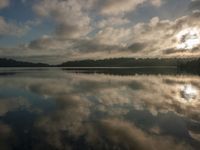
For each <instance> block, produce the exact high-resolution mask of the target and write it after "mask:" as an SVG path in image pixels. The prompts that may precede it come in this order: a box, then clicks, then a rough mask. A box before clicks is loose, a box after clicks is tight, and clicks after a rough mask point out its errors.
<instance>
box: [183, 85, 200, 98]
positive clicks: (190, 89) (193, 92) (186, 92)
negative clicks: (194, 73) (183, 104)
mask: <svg viewBox="0 0 200 150" xmlns="http://www.w3.org/2000/svg"><path fill="white" fill-rule="evenodd" d="M197 95H198V91H197V89H196V88H195V87H194V86H192V85H191V84H186V85H184V86H183V87H182V88H181V96H182V98H184V99H185V100H188V101H190V100H193V99H195V98H196V97H197Z"/></svg>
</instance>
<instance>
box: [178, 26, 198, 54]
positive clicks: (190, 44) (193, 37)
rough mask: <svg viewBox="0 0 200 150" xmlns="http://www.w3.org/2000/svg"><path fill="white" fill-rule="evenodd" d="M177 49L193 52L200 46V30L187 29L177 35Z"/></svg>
mask: <svg viewBox="0 0 200 150" xmlns="http://www.w3.org/2000/svg"><path fill="white" fill-rule="evenodd" d="M176 39H177V45H176V49H182V50H183V49H185V50H192V49H194V48H196V47H197V46H199V45H200V29H198V28H196V27H194V28H186V29H184V30H182V31H180V32H179V33H178V34H177V35H176Z"/></svg>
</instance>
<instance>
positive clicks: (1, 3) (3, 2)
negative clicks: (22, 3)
mask: <svg viewBox="0 0 200 150" xmlns="http://www.w3.org/2000/svg"><path fill="white" fill-rule="evenodd" d="M9 4H10V0H1V1H0V9H2V8H5V7H7V6H9Z"/></svg>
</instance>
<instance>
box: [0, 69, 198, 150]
mask: <svg viewBox="0 0 200 150" xmlns="http://www.w3.org/2000/svg"><path fill="white" fill-rule="evenodd" d="M159 70H161V71H159ZM159 70H156V71H155V70H154V71H152V72H151V71H149V70H148V69H147V73H145V69H143V71H142V73H140V72H141V71H136V70H132V71H130V70H129V71H128V70H123V69H122V70H115V69H114V70H109V71H108V69H105V70H103V69H101V70H95V71H94V70H91V69H89V70H86V69H84V70H82V71H80V70H75V71H74V70H66V68H52V69H45V68H40V69H37V68H35V69H30V68H20V69H19V68H18V69H17V68H7V69H1V70H0V150H71V149H72V150H104V149H105V150H190V149H194V150H199V149H200V109H199V108H200V91H199V89H200V77H199V76H197V75H181V74H177V73H176V71H175V70H174V69H172V70H171V69H168V70H167V71H164V72H163V70H162V69H159Z"/></svg>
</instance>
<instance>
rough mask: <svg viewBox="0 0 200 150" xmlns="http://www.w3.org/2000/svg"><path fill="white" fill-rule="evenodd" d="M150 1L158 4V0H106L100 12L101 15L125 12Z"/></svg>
mask: <svg viewBox="0 0 200 150" xmlns="http://www.w3.org/2000/svg"><path fill="white" fill-rule="evenodd" d="M146 1H147V2H150V3H151V4H153V5H155V6H158V5H160V3H161V2H160V0H134V1H133V0H124V1H120V0H107V1H105V2H104V4H103V5H102V8H101V14H103V15H120V14H124V13H126V12H130V11H134V10H135V9H136V8H137V7H138V6H139V5H141V4H143V3H144V2H146Z"/></svg>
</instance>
